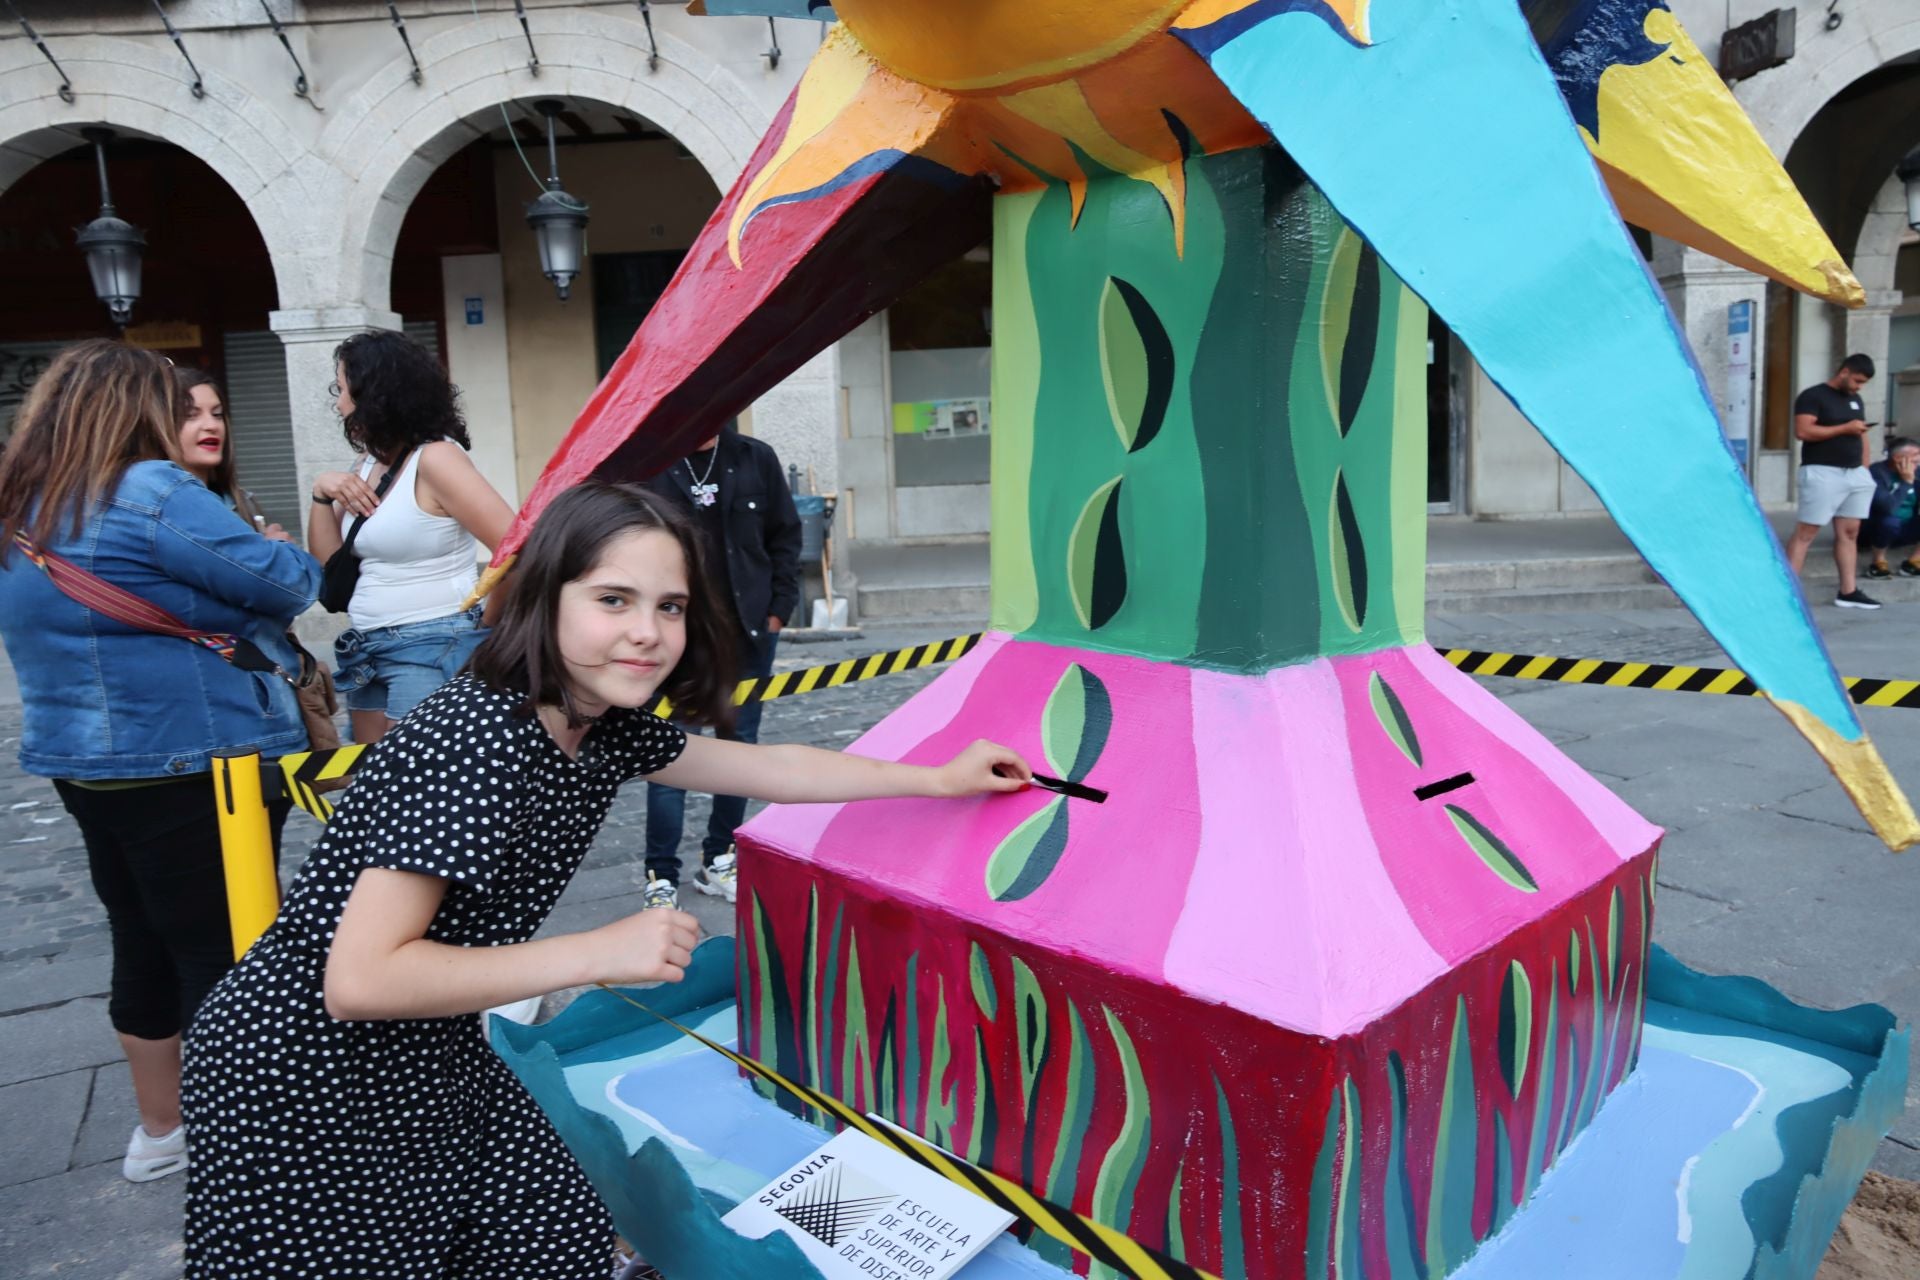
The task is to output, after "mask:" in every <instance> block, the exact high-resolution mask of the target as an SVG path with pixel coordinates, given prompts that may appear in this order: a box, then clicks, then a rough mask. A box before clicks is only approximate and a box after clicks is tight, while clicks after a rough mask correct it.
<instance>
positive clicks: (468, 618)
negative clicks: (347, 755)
mask: <svg viewBox="0 0 1920 1280" xmlns="http://www.w3.org/2000/svg"><path fill="white" fill-rule="evenodd" d="M334 373H335V381H334V385H333V388H332V394H333V396H334V408H335V410H336V411H337V412H338V413H339V414H340V421H341V424H342V426H343V427H344V429H345V431H346V435H347V443H348V444H350V445H352V446H353V447H354V450H355V451H356V452H358V453H360V454H361V455H363V456H362V457H361V459H360V461H359V462H358V463H357V464H355V465H354V466H353V467H352V468H351V469H349V470H346V471H323V472H321V473H320V475H318V476H316V477H315V478H314V482H313V510H312V513H311V514H310V515H309V516H308V518H307V549H308V550H309V551H311V552H313V554H314V555H316V556H318V557H319V558H320V559H321V560H322V561H323V562H324V561H325V560H327V559H328V558H329V557H330V556H332V555H333V553H334V552H335V551H337V550H338V549H339V548H340V545H341V543H342V542H344V541H345V538H346V534H347V532H348V530H350V529H351V528H352V522H353V521H354V520H356V519H359V518H362V517H364V518H365V521H366V523H365V527H363V528H362V529H361V530H360V532H359V534H358V535H357V536H356V538H355V541H354V544H353V554H354V555H355V556H357V557H358V558H359V560H360V580H359V583H358V585H357V586H356V587H355V588H354V592H353V600H352V601H351V603H350V604H349V605H348V608H347V616H348V617H349V618H350V619H351V620H352V622H353V626H352V627H351V628H350V629H349V630H347V631H345V632H343V633H342V634H341V635H340V638H339V639H337V640H335V641H334V645H333V665H334V683H335V684H336V685H337V686H338V687H339V689H340V693H341V696H342V697H343V698H344V700H345V701H346V704H347V713H348V718H349V719H350V720H351V721H352V722H353V740H354V741H355V742H376V741H378V740H379V738H380V736H381V735H382V734H384V733H385V732H386V731H387V730H388V729H389V728H390V727H391V726H392V725H393V724H394V723H395V722H396V721H399V720H403V719H405V718H406V715H407V713H408V712H409V711H412V710H413V709H414V707H416V706H417V705H419V703H420V702H421V701H422V700H423V699H424V698H425V697H426V696H427V695H428V694H430V693H432V692H433V691H434V690H435V689H438V688H439V687H440V686H441V685H443V684H445V683H446V682H447V681H449V680H451V679H452V678H453V676H454V673H455V672H457V671H459V670H460V668H461V667H463V666H465V665H466V662H467V659H468V658H469V657H471V656H472V655H473V651H474V650H475V649H477V648H479V647H480V641H481V640H482V639H484V638H485V634H486V633H485V632H484V631H482V630H481V629H480V607H479V606H478V605H475V606H473V607H472V608H468V607H467V604H466V601H467V597H468V596H470V595H472V594H473V588H474V585H475V583H476V582H477V581H478V580H479V547H478V545H477V543H484V544H485V545H486V548H487V550H488V551H489V552H491V551H492V550H493V549H494V548H495V547H497V546H499V545H500V539H501V538H503V537H505V536H506V532H507V526H508V525H510V524H512V523H513V508H512V507H509V506H508V505H507V504H506V501H505V500H504V499H502V498H501V497H500V495H499V494H498V493H496V492H494V488H493V486H492V485H490V484H488V483H487V481H486V478H485V477H484V476H482V475H481V474H480V472H479V471H478V469H476V468H475V467H474V465H473V461H472V459H470V458H468V457H467V450H468V449H469V448H471V447H472V446H471V443H470V442H469V441H468V439H467V424H466V422H465V421H464V420H463V419H462V418H461V416H460V410H459V409H458V408H457V407H456V406H455V403H454V402H455V399H456V397H457V396H458V394H459V393H458V392H457V391H455V390H454V387H453V385H452V384H451V383H449V382H448V381H447V375H446V373H445V371H444V370H442V369H441V368H440V362H439V361H438V360H437V359H435V358H434V356H433V354H432V353H431V352H429V351H428V350H427V349H426V348H424V347H422V346H420V345H419V344H418V343H416V342H414V341H413V340H411V339H410V338H407V337H406V336H405V335H403V334H398V333H393V332H391V331H377V332H373V333H361V334H355V335H354V336H353V337H351V338H348V339H347V340H346V341H345V342H343V343H341V344H340V346H339V348H338V349H337V350H335V352H334ZM389 471H392V472H394V476H393V482H392V483H391V484H390V485H389V486H388V490H387V493H386V495H385V497H384V498H383V497H381V496H380V495H379V494H378V493H377V492H376V489H377V486H378V485H379V484H380V483H381V481H382V480H383V479H384V478H385V477H386V475H387V473H388V472H389Z"/></svg>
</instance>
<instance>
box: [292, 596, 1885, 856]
mask: <svg viewBox="0 0 1920 1280" xmlns="http://www.w3.org/2000/svg"><path fill="white" fill-rule="evenodd" d="M981 634H982V633H980V632H977V631H976V632H974V633H973V634H971V635H964V636H954V637H953V638H951V639H948V640H935V641H932V642H931V643H928V644H917V645H908V646H907V647H906V648H904V649H887V650H885V651H883V652H880V653H870V654H867V655H865V656H864V657H858V658H848V659H846V660H845V661H842V662H829V663H825V664H823V665H821V666H817V667H806V668H804V669H802V670H799V671H782V672H780V673H778V674H777V675H771V676H759V677H756V678H755V679H751V680H742V681H741V682H740V684H739V686H738V687H737V688H736V689H735V690H734V693H733V701H734V705H735V706H745V705H746V704H747V703H749V702H771V701H773V700H774V699H775V698H791V697H796V696H798V695H799V694H803V693H817V692H818V691H820V690H822V689H837V688H839V687H841V686H842V685H849V684H858V683H859V682H860V681H862V680H873V679H876V678H878V677H880V676H890V675H897V674H899V673H900V672H902V671H913V670H916V669H918V668H921V667H930V666H933V665H934V664H935V663H940V662H952V661H953V660H954V659H955V658H958V657H961V656H962V655H964V654H966V653H968V652H971V651H972V649H973V647H974V646H975V645H977V644H979V643H980V637H981ZM1435 648H1436V649H1438V651H1439V653H1440V655H1441V656H1442V657H1444V658H1445V659H1446V660H1447V661H1448V662H1450V663H1452V664H1453V665H1454V666H1456V667H1458V668H1460V670H1462V671H1464V672H1466V673H1467V674H1468V675H1474V676H1504V677H1506V678H1508V679H1511V680H1550V681H1554V682H1556V683H1559V684H1598V685H1606V686H1607V687H1609V688H1614V689H1664V690H1667V691H1669V692H1674V693H1727V694H1735V695H1739V696H1744V697H1755V696H1758V695H1759V693H1760V690H1759V688H1758V687H1757V686H1756V685H1755V684H1754V683H1753V681H1751V680H1749V679H1748V678H1747V676H1746V673H1745V672H1743V671H1735V670H1733V669H1731V668H1728V667H1686V666H1676V665H1672V664H1669V663H1664V662H1611V661H1606V660H1603V659H1600V658H1555V657H1549V656H1546V655H1543V654H1533V653H1498V652H1493V651H1489V650H1485V649H1439V647H1438V646H1435ZM1841 679H1842V682H1843V683H1844V684H1845V685H1846V687H1847V695H1848V697H1850V698H1852V699H1853V701H1854V702H1855V703H1856V704H1858V705H1860V706H1863V707H1920V680H1885V679H1877V678H1875V677H1873V676H1843V677H1841ZM672 709H673V708H672V704H671V703H669V702H668V701H667V700H666V699H664V698H662V699H661V700H660V701H659V702H658V703H656V704H654V706H653V707H652V711H653V713H654V714H655V715H660V716H665V715H667V714H669V713H670V712H671V711H672ZM363 750H365V748H364V747H359V746H351V747H340V748H338V749H337V750H333V751H302V752H299V753H297V754H294V755H290V756H283V757H282V758H281V760H280V769H281V772H282V773H283V774H284V775H285V778H286V788H287V792H288V794H289V795H291V796H292V797H293V801H294V803H295V804H297V805H299V806H300V807H301V808H302V809H305V810H306V811H307V812H308V813H310V814H312V815H313V816H314V817H316V818H318V819H320V821H322V822H325V821H327V820H328V819H329V818H331V817H332V816H333V806H332V805H331V804H330V803H328V801H327V799H326V797H325V796H323V795H322V794H320V792H319V791H318V790H316V789H315V785H316V784H318V783H325V782H331V781H333V780H335V779H338V778H342V777H345V776H346V775H347V774H349V773H351V772H352V771H353V768H354V765H355V763H356V762H357V761H358V760H359V757H360V753H361V752H362V751H363Z"/></svg>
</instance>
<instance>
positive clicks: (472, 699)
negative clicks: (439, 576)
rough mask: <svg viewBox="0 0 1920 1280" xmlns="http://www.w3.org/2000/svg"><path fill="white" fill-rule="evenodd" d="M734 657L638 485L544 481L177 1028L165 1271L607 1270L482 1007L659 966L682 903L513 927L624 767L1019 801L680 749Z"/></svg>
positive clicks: (691, 554)
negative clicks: (178, 1143)
mask: <svg viewBox="0 0 1920 1280" xmlns="http://www.w3.org/2000/svg"><path fill="white" fill-rule="evenodd" d="M731 652H732V649H731V640H730V638H729V636H728V634H727V632H726V631H725V630H724V626H723V623H722V621H721V617H720V614H719V612H718V609H717V606H716V597H715V596H714V594H713V592H712V591H711V590H710V589H709V588H708V585H707V580H706V577H705V574H704V571H703V567H702V565H701V560H700V551H699V545H698V539H697V538H696V536H695V535H694V533H693V531H692V529H691V527H690V526H689V525H687V524H686V523H685V522H684V521H683V520H682V519H681V518H680V517H678V516H676V515H674V514H672V513H671V512H669V511H668V510H667V509H666V508H665V507H664V506H662V505H660V504H659V503H658V502H657V500H656V499H654V498H652V497H650V496H649V495H648V494H646V493H645V492H643V491H642V490H640V489H638V488H629V487H616V486H610V485H600V484H587V485H582V486H579V487H578V488H575V489H573V490H570V491H568V492H567V493H565V494H563V495H561V496H560V497H559V498H557V499H556V500H555V501H554V503H553V504H552V506H551V507H550V508H549V509H548V510H547V512H546V513H545V514H544V515H543V516H542V518H541V520H540V522H539V524H538V526H537V527H536V528H535V529H534V531H533V534H532V536H531V537H530V538H529V539H528V540H527V544H526V546H525V547H524V548H523V549H522V551H521V553H520V557H519V562H518V566H517V568H516V572H515V580H514V582H513V586H512V589H511V590H510V591H509V593H508V597H507V600H506V602H505V604H504V606H503V608H502V611H501V617H500V621H499V625H498V626H497V627H496V628H495V630H494V633H493V634H492V636H490V637H489V638H488V640H487V641H486V642H485V644H484V645H483V646H482V647H481V648H480V650H479V651H478V652H477V653H476V654H475V655H474V658H473V660H472V662H471V664H470V665H469V667H468V670H467V672H466V673H465V674H463V675H461V676H459V677H458V678H456V679H455V680H454V681H453V682H452V683H450V684H448V685H447V686H446V687H445V688H443V689H441V690H440V691H439V692H438V693H436V694H434V695H433V696H432V697H430V698H429V699H427V700H426V701H425V702H423V703H422V704H421V705H420V706H419V708H418V709H417V710H416V711H415V712H414V713H413V714H412V715H410V716H408V717H407V719H406V720H404V721H403V722H402V723H401V724H400V725H399V726H397V727H396V728H395V729H393V730H392V731H391V732H390V733H388V734H387V736H386V737H385V738H383V739H382V740H381V741H380V743H379V744H378V745H377V746H376V747H374V748H373V749H372V750H371V751H369V752H368V754H367V757H366V759H365V761H364V762H363V766H362V768H361V770H360V772H359V775H358V777H357V779H356V780H355V782H354V784H353V787H352V788H351V789H350V790H349V791H348V792H347V794H346V797H345V799H344V800H343V801H342V802H341V804H340V805H339V807H338V809H337V810H336V812H335V815H334V818H333V821H332V822H330V823H329V824H328V826H327V830H326V834H325V835H324V836H323V837H322V838H321V840H320V842H319V844H318V845H317V846H316V847H315V849H314V851H313V854H312V856H311V858H309V860H308V862H307V864H306V866H305V868H304V869H303V870H302V872H301V874H300V878H299V880H298V881H297V882H296V883H295V885H294V887H293V889H292V891H291V892H290V893H289V895H288V897H287V901H286V905H285V906H284V907H283V908H282V909H281V912H280V916H279V918H278V919H277V920H276V921H275V922H274V924H273V926H272V927H271V928H270V929H268V930H267V932H266V933H265V934H264V935H263V936H262V937H261V939H260V941H259V942H257V943H256V944H255V945H254V947H253V949H252V950H251V951H249V952H248V953H247V957H246V959H245V960H244V961H242V962H241V964H240V965H239V966H238V967H236V968H235V969H234V970H233V972H232V973H230V974H229V975H228V976H227V978H226V979H225V980H224V981H223V982H222V983H221V984H220V985H219V986H218V987H217V988H215V990H214V992H213V994H212V995H211V996H210V997H208V999H207V1001H206V1003H205V1004H204V1005H202V1006H201V1009H200V1012H199V1015H198V1017H196V1018H195V1020H194V1023H193V1026H192V1029H191V1031H190V1032H189V1034H188V1039H187V1061H186V1079H185V1086H184V1102H185V1110H186V1118H187V1133H188V1142H189V1154H190V1158H191V1166H190V1169H189V1182H188V1187H187V1230H186V1243H187V1268H186V1270H187V1276H188V1278H189V1280H213V1278H214V1277H222V1278H226V1277H239V1276H248V1277H268V1276H271V1277H274V1278H275V1280H284V1278H286V1277H294V1276H316V1277H329V1278H333V1277H339V1278H343V1280H344V1278H347V1277H352V1278H354V1280H374V1278H376V1277H379V1278H384V1277H402V1276H404V1277H408V1280H414V1278H416V1277H422V1276H439V1277H475V1278H476V1280H477V1278H479V1277H486V1278H487V1280H602V1278H603V1277H605V1276H606V1275H607V1274H608V1271H609V1267H610V1264H611V1260H612V1239H613V1229H612V1225H611V1222H610V1221H609V1219H608V1217H607V1213H606V1210H605V1209H604V1208H603V1207H602V1205H601V1203H600V1199H599V1197H598V1196H597V1195H595V1194H594V1191H593V1188H592V1187H591V1186H590V1185H589V1184H588V1182H587V1180H586V1176H585V1175H584V1174H583V1173H582V1172H581V1171H580V1168H579V1166H578V1165H577V1164H575V1162H574V1160H573V1158H572V1156H571V1155H569V1154H568V1152H567V1149H566V1148H565V1146H563V1145H562V1144H561V1142H560V1139H559V1137H558V1136H557V1135H556V1134H555V1132H554V1130H553V1127H552V1125H550V1124H549V1123H548V1122H547V1119H546V1117H545V1116H543V1115H542V1114H541V1112H540V1110H539V1108H538V1107H537V1106H536V1105H535V1104H534V1102H533V1099H532V1098H531V1097H530V1096H529V1095H528V1094H527V1092H526V1091H525V1090H524V1089H523V1088H522V1087H521V1086H520V1083H519V1081H517V1080H516V1079H515V1078H514V1077H513V1075H512V1073H511V1072H509V1071H508V1070H507V1068H506V1066H505V1064H503V1063H502V1062H501V1061H500V1059H499V1058H498V1057H496V1056H495V1055H494V1053H493V1051H492V1050H491V1049H489V1048H488V1047H487V1044H486V1042H485V1041H484V1039H483V1038H482V1032H481V1027H480V1021H479V1019H477V1018H475V1017H474V1016H473V1014H474V1013H475V1012H477V1011H479V1010H482V1009H487V1008H490V1007H492V1006H494V1005H498V1004H504V1003H507V1002H508V1001H513V1000H519V999H522V998H525V997H527V996H533V995H539V994H541V993H544V992H547V991H553V990H557V989H559V988H563V987H571V986H579V985H584V984H586V983H592V982H607V983H638V982H655V981H667V982H677V981H679V980H680V979H681V977H682V976H683V975H684V969H685V966H686V965H687V963H688V960H689V958H690V954H691V952H692V950H693V946H694V943H695V941H696V925H695V922H694V919H693V917H691V916H689V915H686V914H685V913H683V912H680V911H673V910H666V909H658V910H653V911H646V912H642V913H641V914H639V915H635V916H630V917H628V918H627V919H624V920H620V921H616V922H615V923H613V924H610V925H607V926H605V927H603V928H599V929H593V930H589V931H588V932H585V933H575V934H566V935H562V936H559V937H551V938H542V939H540V940H539V941H532V940H531V939H532V938H533V935H534V932H535V931H536V930H537V929H538V928H539V927H540V924H541V922H542V921H544V920H545V919H546V916H547V913H548V912H549V911H550V910H551V909H552V907H553V904H554V902H555V901H556V900H557V899H558V898H559V897H560V893H561V890H563V889H564V888H565V887H566V885H567V881H568V880H569V879H570V878H571V877H572V875H573V873H574V870H575V868H577V867H578V866H579V864H580V860H581V858H582V856H584V854H585V853H586V851H587V846H588V845H589V844H590V843H591V842H592V840H593V837H594V835H595V833H596V832H598V830H599V829H600V825H601V823H602V822H603V821H604V820H605V818H606V815H607V809H608V806H609V805H610V804H611V803H612V800H613V796H614V792H615V791H616V790H617V789H618V787H619V786H620V784H621V783H623V782H626V781H629V780H631V779H633V778H637V777H640V776H641V775H643V774H644V775H649V776H652V777H655V778H657V779H658V780H660V781H662V782H665V783H669V784H671V785H673V786H676V787H683V788H685V789H688V790H692V791H704V792H713V793H720V794H731V795H748V796H759V797H762V798H764V799H767V800H774V801H785V802H806V801H841V800H857V799H864V798H869V797H877V796H903V795H922V796H925V795H933V796H967V795H975V794H979V793H982V792H989V791H1015V790H1018V789H1020V788H1021V787H1022V786H1023V785H1025V782H1026V780H1027V779H1028V778H1029V777H1030V776H1031V774H1030V771H1029V770H1028V768H1027V766H1026V763H1025V762H1024V761H1022V760H1021V759H1020V757H1019V756H1018V755H1016V754H1014V753H1013V752H1011V751H1008V750H1006V749H1005V748H1002V747H997V746H994V745H992V744H990V743H984V742H979V743H975V744H974V745H973V746H971V747H968V748H967V749H966V750H965V751H963V752H961V753H960V754H959V755H958V756H956V757H954V759H953V760H951V761H950V762H948V763H947V764H945V765H942V766H940V767H939V768H918V767H913V766H908V765H900V764H888V763H882V762H880V761H876V760H868V759H864V758H862V757H859V756H849V755H841V754H839V753H837V752H831V751H820V750H815V749H813V748H810V747H802V746H791V745H783V746H767V747H763V746H752V745H747V744H744V743H738V742H728V741H725V740H722V739H717V738H711V737H700V736H695V737H692V738H688V737H687V736H686V735H685V734H683V733H682V732H681V731H680V730H679V729H677V728H675V727H674V726H673V725H671V724H669V723H667V722H666V721H663V720H659V719H657V718H655V717H653V716H651V715H648V714H647V713H645V712H644V711H641V710H640V708H641V707H645V706H648V705H650V704H651V703H652V702H653V701H654V699H655V698H656V697H657V696H659V695H660V694H662V693H664V694H666V695H667V696H668V697H670V698H671V699H672V700H673V703H674V707H675V710H676V713H677V714H679V715H682V716H692V717H694V718H696V719H704V720H708V721H713V720H716V719H718V718H720V717H722V716H724V715H725V714H726V709H727V707H728V706H729V705H730V703H729V698H728V693H729V692H730V679H729V674H730V673H728V672H727V671H726V670H725V669H724V663H723V662H722V661H721V660H720V657H719V656H720V655H725V654H729V653H731Z"/></svg>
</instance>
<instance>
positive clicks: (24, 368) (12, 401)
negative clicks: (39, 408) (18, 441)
mask: <svg viewBox="0 0 1920 1280" xmlns="http://www.w3.org/2000/svg"><path fill="white" fill-rule="evenodd" d="M71 345H72V339H68V340H67V341H64V342H9V343H7V344H6V345H5V346H0V444H5V443H6V442H7V439H8V437H10V436H11V435H13V415H14V413H15V412H16V411H17V410H18V409H19V408H20V403H21V402H22V401H23V400H25V399H26V398H27V392H28V391H30V390H32V388H33V383H34V380H35V379H36V378H38V377H39V376H40V375H41V374H42V373H44V372H45V371H46V368H47V365H48V364H50V363H51V362H52V360H53V357H54V356H55V355H57V354H58V353H59V352H60V349H61V348H62V347H67V346H71Z"/></svg>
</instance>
